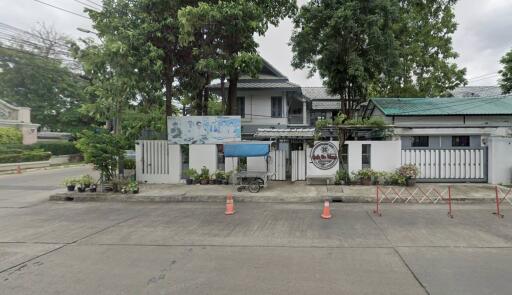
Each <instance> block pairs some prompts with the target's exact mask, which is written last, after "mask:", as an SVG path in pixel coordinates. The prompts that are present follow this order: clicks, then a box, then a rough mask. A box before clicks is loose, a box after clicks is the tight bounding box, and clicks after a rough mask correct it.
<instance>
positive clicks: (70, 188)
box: [66, 185, 75, 192]
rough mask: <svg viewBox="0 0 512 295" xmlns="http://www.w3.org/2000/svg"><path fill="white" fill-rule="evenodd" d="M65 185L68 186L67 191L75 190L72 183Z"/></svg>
mask: <svg viewBox="0 0 512 295" xmlns="http://www.w3.org/2000/svg"><path fill="white" fill-rule="evenodd" d="M66 187H67V188H68V192H74V191H75V186H74V185H68V186H66Z"/></svg>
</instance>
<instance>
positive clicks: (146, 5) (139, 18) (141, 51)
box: [88, 0, 197, 116]
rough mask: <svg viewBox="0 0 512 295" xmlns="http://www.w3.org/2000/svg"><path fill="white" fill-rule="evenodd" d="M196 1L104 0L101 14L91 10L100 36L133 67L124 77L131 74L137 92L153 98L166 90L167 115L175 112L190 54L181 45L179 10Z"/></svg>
mask: <svg viewBox="0 0 512 295" xmlns="http://www.w3.org/2000/svg"><path fill="white" fill-rule="evenodd" d="M196 2H197V1H194V0H173V1H169V0H140V1H131V0H104V1H103V9H102V10H101V11H93V10H88V14H89V16H90V17H91V19H92V21H93V27H94V28H95V29H96V30H97V31H98V36H99V37H100V38H101V39H103V40H105V42H108V43H117V44H118V46H119V50H118V52H117V54H118V57H119V58H122V59H125V61H126V63H127V64H130V66H131V69H130V68H129V67H127V68H126V72H125V73H124V74H125V76H128V75H130V79H131V80H132V82H133V85H134V86H135V87H136V88H137V89H138V91H139V92H144V93H146V94H147V95H148V96H149V97H151V96H158V95H160V93H161V91H162V89H163V92H164V95H165V110H166V115H167V116H171V115H173V114H174V113H175V111H174V109H173V99H176V98H177V97H178V95H177V93H176V92H175V86H176V85H175V83H176V77H177V76H178V75H179V73H180V71H181V72H182V71H183V65H184V64H185V63H184V62H183V61H184V60H185V59H187V58H188V57H189V56H190V54H191V49H190V48H188V47H184V46H181V45H180V44H179V42H178V37H179V32H180V31H179V23H178V19H177V15H178V11H179V10H180V9H181V8H182V7H185V6H187V5H194V4H195V3H196Z"/></svg>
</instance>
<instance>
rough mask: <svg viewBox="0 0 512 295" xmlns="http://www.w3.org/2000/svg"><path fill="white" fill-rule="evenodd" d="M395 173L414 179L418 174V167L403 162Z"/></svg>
mask: <svg viewBox="0 0 512 295" xmlns="http://www.w3.org/2000/svg"><path fill="white" fill-rule="evenodd" d="M397 173H398V174H400V175H401V176H403V177H404V178H406V179H407V178H409V179H411V178H412V179H415V178H416V177H417V176H418V173H419V169H418V167H416V165H414V164H405V165H402V166H401V167H400V168H398V171H397Z"/></svg>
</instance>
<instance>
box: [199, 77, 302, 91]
mask: <svg viewBox="0 0 512 295" xmlns="http://www.w3.org/2000/svg"><path fill="white" fill-rule="evenodd" d="M224 87H225V88H226V89H227V88H228V87H229V83H228V82H226V83H225V85H224ZM209 88H213V89H220V83H217V84H212V85H210V86H209ZM237 88H238V89H293V90H299V89H300V86H299V85H297V84H295V83H292V82H290V81H288V80H285V79H248V80H239V81H238V85H237Z"/></svg>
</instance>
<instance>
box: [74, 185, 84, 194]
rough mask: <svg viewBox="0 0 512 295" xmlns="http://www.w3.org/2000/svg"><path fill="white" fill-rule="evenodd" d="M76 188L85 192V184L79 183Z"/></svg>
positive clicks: (80, 191)
mask: <svg viewBox="0 0 512 295" xmlns="http://www.w3.org/2000/svg"><path fill="white" fill-rule="evenodd" d="M76 189H77V190H78V192H79V193H83V192H85V186H83V185H82V184H79V185H78V186H77V187H76Z"/></svg>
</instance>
